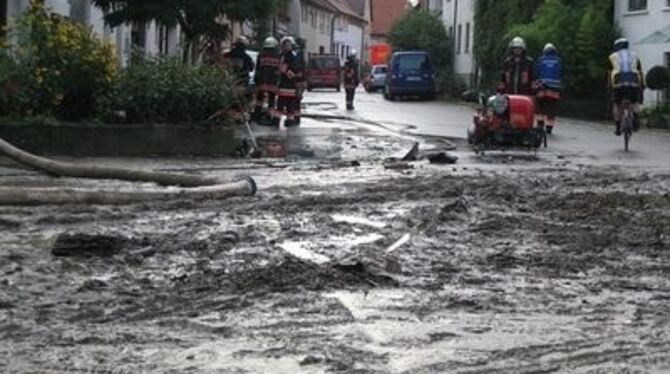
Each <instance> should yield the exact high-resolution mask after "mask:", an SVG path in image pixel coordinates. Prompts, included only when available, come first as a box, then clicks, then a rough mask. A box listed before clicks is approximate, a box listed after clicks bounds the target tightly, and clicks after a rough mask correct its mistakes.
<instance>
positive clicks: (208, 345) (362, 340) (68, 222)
mask: <svg viewBox="0 0 670 374" xmlns="http://www.w3.org/2000/svg"><path fill="white" fill-rule="evenodd" d="M369 168H370V169H371V170H376V171H375V172H374V173H372V177H370V178H369V179H367V180H366V179H365V178H360V176H357V177H358V179H355V180H354V181H352V180H351V178H350V177H351V176H356V171H355V170H350V169H337V168H335V169H331V170H324V169H321V170H314V169H300V170H268V171H267V173H268V174H267V175H268V176H271V177H272V178H276V179H279V180H281V178H285V180H286V181H287V182H286V183H276V184H275V185H273V186H272V187H270V188H268V189H266V190H264V191H263V190H262V191H261V192H260V193H259V195H258V196H256V197H253V198H235V199H232V200H227V201H226V203H225V206H224V205H223V204H218V203H216V202H194V201H188V200H187V201H182V202H179V203H172V204H167V205H156V204H138V205H130V206H128V207H105V206H100V207H81V206H66V207H63V208H62V209H57V208H55V207H40V208H32V209H28V208H16V207H1V208H0V233H2V239H0V244H2V251H0V273H2V274H3V277H2V280H0V282H1V285H2V287H0V341H2V343H3V344H1V345H0V371H3V372H16V373H19V372H20V373H23V372H40V373H48V372H54V373H56V372H66V371H68V370H69V371H76V370H89V371H91V370H100V371H104V370H107V371H106V372H194V373H195V372H205V373H210V372H211V373H242V372H276V373H295V372H308V373H311V372H313V373H321V372H344V373H435V372H450V373H494V372H514V373H537V372H544V373H605V372H606V373H628V372H664V371H670V360H669V359H668V357H670V352H669V351H670V324H669V323H670V319H669V318H668V317H667V316H668V315H670V303H668V301H669V300H670V255H669V254H668V253H669V252H668V250H669V249H670V248H669V246H670V237H668V235H670V196H669V195H668V192H669V191H668V186H669V185H670V176H668V175H664V174H660V173H659V174H651V173H650V172H638V173H631V172H627V171H623V170H618V169H607V170H604V169H598V168H584V169H582V170H577V169H557V168H545V169H541V170H538V169H533V170H523V168H520V170H517V171H493V172H492V171H486V172H480V171H476V170H475V171H473V170H465V169H457V168H449V169H435V168H428V167H419V168H416V169H414V170H409V171H401V172H400V171H390V170H386V169H384V168H383V165H382V164H378V165H373V166H369ZM338 177H339V178H341V179H340V180H341V182H340V183H333V182H332V180H333V178H338ZM261 179H262V178H261ZM307 180H312V181H313V183H308V182H305V181H307ZM296 186H300V188H297V187H296ZM405 234H410V239H409V240H408V241H407V242H401V244H400V245H399V246H398V247H397V249H394V251H393V253H392V254H387V253H385V251H387V249H388V248H389V247H390V246H392V245H394V243H397V242H398V240H399V239H401V238H402V237H403V235H405ZM59 235H61V236H60V238H61V239H60V242H59V240H58V239H57V238H59ZM62 235H66V236H62ZM67 235H69V236H67ZM68 238H69V241H68V240H65V239H68ZM73 238H74V239H73ZM96 238H97V239H99V240H98V241H96V240H97V239H96ZM84 239H86V240H84ZM82 243H84V244H86V245H83V244H82ZM96 243H97V244H96ZM58 244H60V247H59V246H58ZM95 245H99V248H103V249H104V248H107V250H106V251H104V255H101V254H103V252H100V251H96V250H95V249H96V248H98V247H95ZM86 246H89V247H90V248H89V247H86ZM83 247H86V248H83ZM54 248H56V254H57V255H59V256H54V254H53V251H54ZM86 249H88V250H86ZM59 250H60V251H59ZM82 250H83V252H81V251H82ZM78 251H79V252H78ZM81 253H84V254H85V256H78V255H76V254H81ZM63 254H66V255H67V256H63ZM389 258H390V259H392V262H393V263H394V266H389Z"/></svg>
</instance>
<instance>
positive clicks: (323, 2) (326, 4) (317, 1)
mask: <svg viewBox="0 0 670 374" xmlns="http://www.w3.org/2000/svg"><path fill="white" fill-rule="evenodd" d="M303 1H304V2H305V3H309V4H311V5H313V6H315V7H318V8H321V9H325V10H329V11H331V12H333V13H336V12H337V11H338V10H337V8H335V7H334V6H333V4H331V3H330V1H329V0H303Z"/></svg>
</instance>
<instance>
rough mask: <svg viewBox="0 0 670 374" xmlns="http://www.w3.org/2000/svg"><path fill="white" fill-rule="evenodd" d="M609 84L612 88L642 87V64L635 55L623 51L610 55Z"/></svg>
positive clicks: (625, 50)
mask: <svg viewBox="0 0 670 374" xmlns="http://www.w3.org/2000/svg"><path fill="white" fill-rule="evenodd" d="M610 64H611V65H612V70H611V72H610V83H611V85H612V87H614V88H620V87H640V86H644V74H643V73H642V62H640V58H639V57H638V56H637V54H635V53H633V52H631V51H629V50H627V49H623V50H621V51H618V52H615V53H612V54H611V55H610Z"/></svg>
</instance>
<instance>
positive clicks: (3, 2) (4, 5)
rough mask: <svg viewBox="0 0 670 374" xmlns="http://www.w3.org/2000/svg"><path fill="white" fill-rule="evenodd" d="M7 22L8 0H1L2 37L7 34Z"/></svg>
mask: <svg viewBox="0 0 670 374" xmlns="http://www.w3.org/2000/svg"><path fill="white" fill-rule="evenodd" d="M5 22H7V0H0V38H2V37H4V36H5Z"/></svg>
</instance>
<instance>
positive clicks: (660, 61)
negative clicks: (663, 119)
mask: <svg viewBox="0 0 670 374" xmlns="http://www.w3.org/2000/svg"><path fill="white" fill-rule="evenodd" d="M614 17H615V22H616V23H617V24H618V26H619V27H620V29H621V32H622V34H623V36H624V37H625V38H627V39H628V40H629V41H630V48H631V50H632V51H635V52H637V54H638V55H639V56H640V59H641V60H642V67H643V68H644V69H645V73H646V71H649V69H650V68H652V67H653V66H655V65H664V66H669V65H670V61H668V59H670V1H667V0H648V1H647V9H646V10H642V11H634V12H631V11H629V0H615V6H614ZM656 32H658V33H660V34H657V35H659V36H661V35H662V34H665V35H666V36H667V38H666V39H665V42H657V43H649V42H647V43H643V41H644V40H643V39H645V38H647V37H649V36H651V35H652V34H654V33H656ZM661 39H663V38H662V37H661V38H659V41H660V40H661ZM657 97H658V96H657V93H656V92H655V91H652V90H646V91H645V104H647V105H653V104H655V103H656V101H657Z"/></svg>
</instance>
